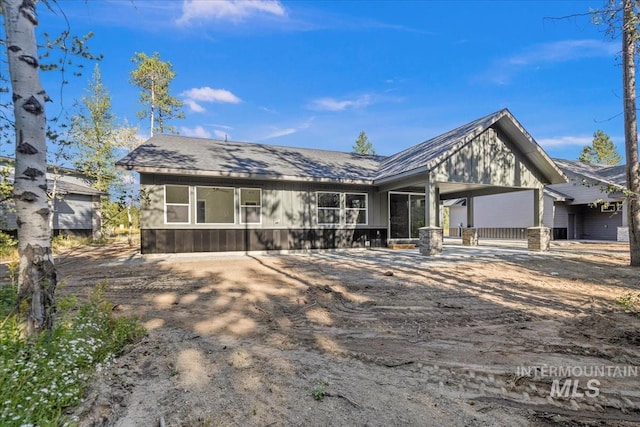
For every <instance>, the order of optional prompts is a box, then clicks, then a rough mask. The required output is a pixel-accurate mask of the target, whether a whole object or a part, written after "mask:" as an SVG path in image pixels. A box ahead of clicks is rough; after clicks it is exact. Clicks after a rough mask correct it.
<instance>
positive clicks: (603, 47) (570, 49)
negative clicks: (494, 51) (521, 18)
mask: <svg viewBox="0 0 640 427" xmlns="http://www.w3.org/2000/svg"><path fill="white" fill-rule="evenodd" d="M619 51H620V48H619V46H618V44H617V43H612V42H606V41H603V40H593V39H583V40H560V41H556V42H551V43H541V44H535V45H531V46H528V47H527V48H525V49H523V50H522V51H520V52H518V53H516V54H514V55H511V56H508V57H504V58H500V59H498V60H497V61H496V62H494V63H493V64H492V66H491V67H490V69H488V70H486V71H485V72H483V73H482V74H481V75H480V76H479V77H478V78H479V79H480V80H489V81H491V82H492V83H495V84H499V85H504V84H508V83H510V81H511V78H512V76H513V75H515V74H517V73H518V72H519V71H521V70H523V69H527V68H536V67H540V66H543V65H548V64H559V63H563V62H569V61H576V60H580V59H587V58H600V57H611V56H614V55H616V53H618V52H619Z"/></svg>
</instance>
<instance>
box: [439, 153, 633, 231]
mask: <svg viewBox="0 0 640 427" xmlns="http://www.w3.org/2000/svg"><path fill="white" fill-rule="evenodd" d="M554 161H555V163H556V165H558V167H559V168H560V170H561V171H562V172H563V173H564V174H565V175H566V176H567V177H568V182H566V183H560V184H552V185H548V186H547V187H545V190H544V224H545V226H547V227H550V228H551V230H552V236H553V239H556V240H558V239H570V240H573V239H587V240H619V241H628V239H629V236H628V228H627V213H626V210H627V204H626V203H625V195H624V189H625V188H626V176H625V166H624V165H618V166H603V165H592V164H587V163H583V162H579V161H572V160H564V159H554ZM457 202H458V203H452V204H451V206H449V213H450V224H451V229H450V230H449V234H450V235H453V236H458V235H459V234H460V229H461V228H464V227H466V226H467V224H466V211H465V209H466V208H465V200H459V201H457ZM474 219H475V224H474V225H475V227H476V228H477V229H478V235H479V237H480V238H482V237H488V238H525V237H526V236H525V234H526V228H527V227H528V224H531V222H532V220H533V219H532V215H531V196H530V195H529V194H527V192H526V191H523V192H518V193H509V194H500V195H491V196H481V197H477V198H476V199H475V200H474Z"/></svg>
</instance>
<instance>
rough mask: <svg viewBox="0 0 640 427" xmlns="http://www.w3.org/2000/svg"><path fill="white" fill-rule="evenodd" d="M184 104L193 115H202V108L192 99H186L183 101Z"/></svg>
mask: <svg viewBox="0 0 640 427" xmlns="http://www.w3.org/2000/svg"><path fill="white" fill-rule="evenodd" d="M184 103H185V104H187V105H188V106H189V110H191V111H192V112H194V113H203V112H204V111H205V110H204V107H203V106H202V105H200V104H198V103H197V102H196V101H194V100H193V99H189V98H186V99H185V100H184Z"/></svg>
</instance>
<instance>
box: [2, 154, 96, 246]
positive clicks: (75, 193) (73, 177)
mask: <svg viewBox="0 0 640 427" xmlns="http://www.w3.org/2000/svg"><path fill="white" fill-rule="evenodd" d="M13 164H14V162H13V160H12V159H10V158H0V168H1V167H6V168H9V170H10V171H11V172H12V171H13ZM9 179H13V173H11V175H10V176H9ZM54 180H55V187H56V197H55V203H54V214H53V234H54V235H58V234H62V235H67V236H74V237H91V236H97V235H98V234H99V233H100V229H101V225H102V224H101V213H100V208H101V206H100V197H101V196H103V195H104V193H102V192H101V191H99V190H96V189H95V188H93V187H91V186H90V185H89V181H88V179H87V178H86V177H84V176H83V175H82V174H80V173H78V171H76V170H74V169H69V168H56V171H55V173H54V171H53V168H48V170H47V187H48V190H49V191H50V192H51V191H52V190H53V187H54ZM0 215H1V216H2V219H3V220H2V221H0V230H3V231H8V232H10V233H12V234H15V233H16V229H17V225H16V215H15V212H14V210H13V209H12V203H4V204H1V205H0Z"/></svg>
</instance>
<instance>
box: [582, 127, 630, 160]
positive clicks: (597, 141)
mask: <svg viewBox="0 0 640 427" xmlns="http://www.w3.org/2000/svg"><path fill="white" fill-rule="evenodd" d="M578 160H580V161H581V162H584V163H591V164H597V165H608V166H615V165H618V164H620V161H621V160H622V156H621V155H620V153H618V150H617V149H616V146H615V145H614V143H613V141H611V138H609V135H607V134H606V133H604V132H603V131H601V130H597V131H596V132H595V133H594V134H593V142H592V143H591V145H586V146H584V147H583V148H582V152H581V153H580V157H579V158H578Z"/></svg>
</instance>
